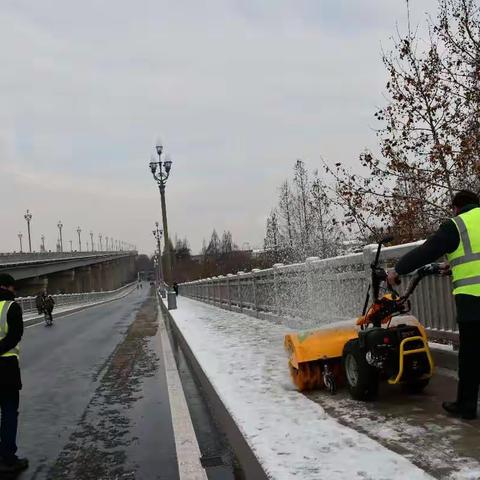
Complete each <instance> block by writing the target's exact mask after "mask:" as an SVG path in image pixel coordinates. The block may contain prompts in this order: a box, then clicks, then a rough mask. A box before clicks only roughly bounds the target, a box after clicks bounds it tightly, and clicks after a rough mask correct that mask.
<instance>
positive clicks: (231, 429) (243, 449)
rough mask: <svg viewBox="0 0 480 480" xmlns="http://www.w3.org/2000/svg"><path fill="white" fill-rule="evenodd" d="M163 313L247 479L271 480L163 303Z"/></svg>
mask: <svg viewBox="0 0 480 480" xmlns="http://www.w3.org/2000/svg"><path fill="white" fill-rule="evenodd" d="M160 306H161V308H162V311H163V312H164V313H166V314H167V316H168V319H169V323H170V327H171V332H172V335H174V337H175V340H176V341H177V342H178V344H179V345H180V348H181V349H182V351H183V353H184V355H185V358H186V359H187V362H188V363H189V365H190V367H191V369H192V372H193V373H194V374H195V376H196V378H197V380H198V381H199V382H200V385H201V387H202V390H203V392H204V393H205V395H206V397H207V402H208V405H209V407H210V408H211V410H212V413H213V416H214V418H215V420H216V421H217V422H218V425H219V427H220V429H221V430H222V432H223V433H224V435H225V436H226V437H227V439H228V441H229V443H230V445H231V446H232V448H233V451H234V453H235V456H236V457H237V459H238V461H239V462H240V465H241V467H242V470H243V472H244V473H245V478H246V479H255V480H269V478H270V477H269V476H268V475H267V474H266V473H265V471H264V470H263V467H262V466H261V464H260V462H259V461H258V459H257V457H256V456H255V454H254V453H253V451H252V449H251V448H250V446H249V445H248V442H247V441H246V440H245V437H244V436H243V434H242V432H241V431H240V429H239V428H238V426H237V424H236V423H235V420H234V419H233V418H232V416H231V415H230V413H229V412H228V410H227V408H226V407H225V405H224V404H223V402H222V400H221V398H220V396H219V395H218V393H217V391H216V390H215V388H214V387H213V385H212V384H211V383H210V380H209V379H208V377H207V375H206V374H205V372H204V371H203V369H202V367H201V366H200V364H199V362H198V360H197V359H196V357H195V354H194V353H193V351H192V350H191V348H190V346H189V345H188V343H187V341H186V340H185V337H184V336H183V334H182V332H181V331H180V329H179V328H178V326H177V324H176V323H175V319H174V318H173V315H171V313H170V311H169V310H168V309H167V307H166V306H165V305H164V303H163V302H160Z"/></svg>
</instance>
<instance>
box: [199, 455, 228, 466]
mask: <svg viewBox="0 0 480 480" xmlns="http://www.w3.org/2000/svg"><path fill="white" fill-rule="evenodd" d="M200 463H201V464H202V466H203V467H204V468H208V467H220V466H221V465H225V462H224V461H223V458H222V457H218V456H217V457H206V456H203V457H202V458H200Z"/></svg>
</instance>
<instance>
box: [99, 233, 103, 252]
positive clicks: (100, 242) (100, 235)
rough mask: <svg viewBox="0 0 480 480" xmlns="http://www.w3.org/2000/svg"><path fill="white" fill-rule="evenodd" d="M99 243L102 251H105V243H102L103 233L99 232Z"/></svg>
mask: <svg viewBox="0 0 480 480" xmlns="http://www.w3.org/2000/svg"><path fill="white" fill-rule="evenodd" d="M98 243H99V245H100V251H101V252H103V245H102V234H101V233H99V234H98Z"/></svg>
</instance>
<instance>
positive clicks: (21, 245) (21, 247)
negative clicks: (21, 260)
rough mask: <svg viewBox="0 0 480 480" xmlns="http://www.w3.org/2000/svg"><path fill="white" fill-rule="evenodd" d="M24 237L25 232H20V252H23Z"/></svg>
mask: <svg viewBox="0 0 480 480" xmlns="http://www.w3.org/2000/svg"><path fill="white" fill-rule="evenodd" d="M22 237H23V233H19V234H18V239H19V240H20V253H23V244H22Z"/></svg>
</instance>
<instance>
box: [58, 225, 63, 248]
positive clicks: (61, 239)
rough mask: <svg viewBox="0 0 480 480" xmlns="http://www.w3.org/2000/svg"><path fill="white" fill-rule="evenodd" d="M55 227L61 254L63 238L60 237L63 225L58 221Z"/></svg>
mask: <svg viewBox="0 0 480 480" xmlns="http://www.w3.org/2000/svg"><path fill="white" fill-rule="evenodd" d="M57 227H58V233H59V238H60V251H61V252H63V237H62V228H63V223H62V221H61V220H59V221H58V223H57Z"/></svg>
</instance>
